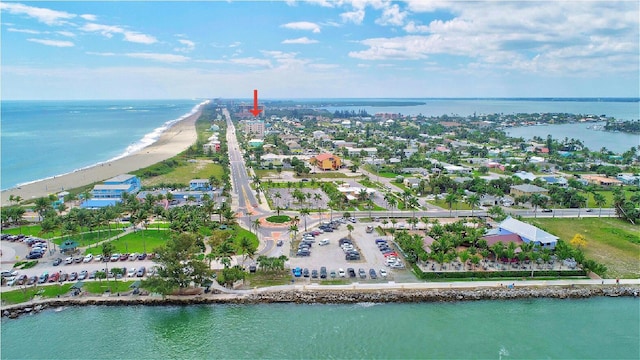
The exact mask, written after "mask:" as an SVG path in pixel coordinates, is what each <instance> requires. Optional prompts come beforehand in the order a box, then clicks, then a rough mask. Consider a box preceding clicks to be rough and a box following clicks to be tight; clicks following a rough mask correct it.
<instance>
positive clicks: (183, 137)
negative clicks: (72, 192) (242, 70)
mask: <svg viewBox="0 0 640 360" xmlns="http://www.w3.org/2000/svg"><path fill="white" fill-rule="evenodd" d="M202 106H204V105H202ZM202 106H200V108H198V111H197V112H196V113H194V114H193V115H191V116H189V117H187V118H185V119H184V120H182V121H180V122H178V123H176V124H175V125H173V126H172V127H170V128H169V129H168V130H167V131H165V132H164V133H163V134H162V135H161V136H160V139H158V141H156V142H155V143H153V144H151V145H149V146H147V147H146V148H144V149H141V150H139V151H138V152H136V153H133V154H131V155H129V156H127V157H124V158H121V159H118V160H114V161H110V162H107V163H104V164H100V165H96V166H93V167H90V168H87V169H83V170H78V171H76V172H73V173H70V174H66V175H61V176H56V177H54V178H52V179H47V180H42V181H38V182H35V183H31V184H27V185H22V186H20V187H18V188H13V189H9V190H5V191H2V193H0V198H1V203H2V205H9V197H10V196H11V195H13V196H20V197H21V198H22V199H24V200H29V199H34V198H39V197H43V196H48V195H49V194H54V193H58V192H60V191H63V190H64V189H73V188H77V187H81V186H85V185H88V184H92V183H95V182H99V181H103V180H106V179H109V178H111V177H114V176H116V175H120V174H125V173H128V172H130V171H135V170H138V169H141V168H144V167H147V166H150V165H153V164H155V163H158V162H160V161H163V160H166V159H169V158H171V157H173V156H175V155H177V154H179V153H180V152H182V151H184V150H186V149H187V148H188V147H189V146H191V145H193V144H194V143H195V142H196V140H197V134H196V127H195V123H196V120H197V119H198V118H199V117H200V115H201V114H202Z"/></svg>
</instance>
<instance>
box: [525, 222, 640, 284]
mask: <svg viewBox="0 0 640 360" xmlns="http://www.w3.org/2000/svg"><path fill="white" fill-rule="evenodd" d="M528 221H529V222H531V223H532V224H534V225H536V226H539V227H540V228H543V229H544V230H546V231H548V232H550V233H552V234H554V235H556V236H558V237H560V238H561V239H562V240H565V241H571V239H572V238H573V237H574V235H576V234H582V235H584V236H585V238H586V239H587V247H586V248H585V249H584V252H585V255H586V256H587V258H590V259H593V260H595V261H597V262H599V263H602V264H604V265H605V266H606V267H607V268H608V269H609V270H608V271H607V274H606V276H607V277H609V278H615V277H620V278H640V235H639V234H640V226H639V225H632V224H629V223H626V222H623V221H621V220H619V219H617V218H580V219H560V218H555V219H553V218H551V219H549V218H544V219H542V218H537V219H528Z"/></svg>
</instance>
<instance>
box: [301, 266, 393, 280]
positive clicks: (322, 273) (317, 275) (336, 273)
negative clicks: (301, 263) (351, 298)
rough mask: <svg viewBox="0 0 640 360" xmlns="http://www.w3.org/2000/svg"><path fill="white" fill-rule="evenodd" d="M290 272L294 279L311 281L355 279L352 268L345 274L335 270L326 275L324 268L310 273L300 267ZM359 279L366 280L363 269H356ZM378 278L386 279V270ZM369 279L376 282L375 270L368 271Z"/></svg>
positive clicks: (382, 270)
mask: <svg viewBox="0 0 640 360" xmlns="http://www.w3.org/2000/svg"><path fill="white" fill-rule="evenodd" d="M291 272H292V273H293V276H294V277H298V278H299V277H306V278H309V277H310V278H312V279H317V278H320V279H326V278H327V277H330V278H332V279H335V278H336V277H341V278H346V277H347V276H349V277H350V278H355V277H356V270H355V269H354V268H347V271H346V272H345V271H344V269H338V270H337V271H336V270H331V272H329V273H328V274H327V268H326V267H324V266H323V267H321V268H320V271H318V270H316V269H312V270H311V271H309V269H308V268H304V269H303V268H300V267H296V268H294V269H292V270H291ZM357 276H359V277H360V279H366V278H367V272H366V271H365V270H364V269H363V268H359V269H358V275H357ZM380 277H382V278H386V277H387V270H385V269H380ZM369 278H371V279H372V280H376V279H377V278H378V274H377V273H376V270H375V269H369Z"/></svg>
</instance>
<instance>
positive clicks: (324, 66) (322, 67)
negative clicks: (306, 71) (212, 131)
mask: <svg viewBox="0 0 640 360" xmlns="http://www.w3.org/2000/svg"><path fill="white" fill-rule="evenodd" d="M339 67H340V65H338V64H309V68H310V69H315V70H332V69H337V68H339Z"/></svg>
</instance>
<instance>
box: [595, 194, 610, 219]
mask: <svg viewBox="0 0 640 360" xmlns="http://www.w3.org/2000/svg"><path fill="white" fill-rule="evenodd" d="M593 201H594V202H595V203H596V206H598V217H600V215H602V207H603V206H604V205H605V204H606V203H607V200H606V199H605V197H604V195H602V194H601V193H598V192H597V193H594V194H593Z"/></svg>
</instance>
